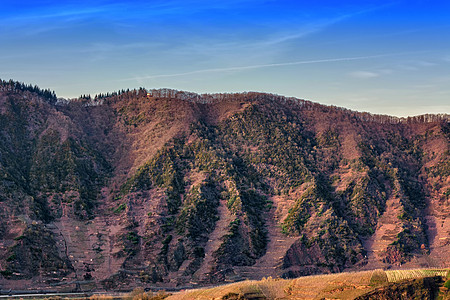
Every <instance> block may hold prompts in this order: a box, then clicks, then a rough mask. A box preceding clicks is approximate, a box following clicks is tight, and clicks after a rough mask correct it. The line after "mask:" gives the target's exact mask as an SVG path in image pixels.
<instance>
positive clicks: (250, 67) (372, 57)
mask: <svg viewBox="0 0 450 300" xmlns="http://www.w3.org/2000/svg"><path fill="white" fill-rule="evenodd" d="M404 54H405V53H391V54H379V55H368V56H354V57H340V58H328V59H316V60H302V61H293V62H285V63H273V64H260V65H251V66H237V67H227V68H211V69H201V70H194V71H188V72H180V73H172V74H158V75H149V76H141V77H134V78H126V79H121V80H118V81H132V80H145V79H157V78H166V77H181V76H187V75H196V74H205V73H218V72H234V71H236V72H238V71H246V70H254V69H262V68H275V67H285V66H296V65H307V64H321V63H333V62H345V61H356V60H366V59H375V58H382V57H388V56H397V55H404Z"/></svg>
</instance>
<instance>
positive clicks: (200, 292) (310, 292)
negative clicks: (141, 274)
mask: <svg viewBox="0 0 450 300" xmlns="http://www.w3.org/2000/svg"><path fill="white" fill-rule="evenodd" d="M448 272H449V269H423V270H419V269H416V270H405V271H383V270H381V269H378V270H373V271H363V272H346V273H339V274H327V275H315V276H305V277H299V278H296V279H272V278H264V279H263V280H260V281H251V280H247V281H242V282H237V283H232V284H228V285H222V286H217V287H213V288H205V289H197V290H187V291H183V292H179V293H176V294H174V295H172V296H169V297H168V298H167V300H169V299H171V300H178V299H179V300H194V299H199V300H202V299H222V298H223V297H224V296H225V295H231V294H235V295H240V296H245V295H247V296H248V295H252V296H262V297H266V298H267V299H323V298H329V299H354V298H356V297H358V296H361V295H363V294H365V293H368V292H370V291H372V290H373V289H375V288H376V287H379V286H381V285H384V284H386V283H388V282H395V281H398V280H401V279H407V278H417V277H427V276H436V275H437V276H447V273H448ZM400 274H402V275H400ZM394 276H396V277H394ZM393 280H394V281H393Z"/></svg>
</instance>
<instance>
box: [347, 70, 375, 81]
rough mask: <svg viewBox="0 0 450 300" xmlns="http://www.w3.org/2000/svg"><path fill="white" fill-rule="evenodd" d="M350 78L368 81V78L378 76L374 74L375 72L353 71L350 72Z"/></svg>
mask: <svg viewBox="0 0 450 300" xmlns="http://www.w3.org/2000/svg"><path fill="white" fill-rule="evenodd" d="M350 76H352V77H354V78H358V79H369V78H375V77H379V76H380V74H379V73H375V72H369V71H355V72H351V73H350Z"/></svg>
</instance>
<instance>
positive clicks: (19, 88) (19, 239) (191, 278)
mask: <svg viewBox="0 0 450 300" xmlns="http://www.w3.org/2000/svg"><path fill="white" fill-rule="evenodd" d="M449 120H450V118H449V116H448V115H424V116H418V117H411V118H396V117H391V116H380V115H371V114H368V113H359V112H354V111H350V110H348V109H343V108H339V107H332V106H324V105H320V104H317V103H313V102H310V101H304V100H299V99H295V98H287V97H282V96H277V95H272V94H264V93H253V92H252V93H240V94H212V95H197V94H194V93H188V92H180V91H175V90H167V89H161V90H146V89H143V88H141V89H138V90H127V91H120V92H114V93H110V94H106V95H97V96H93V97H91V96H89V95H85V96H83V97H80V98H79V99H72V100H65V99H57V98H56V95H55V94H54V92H51V91H49V90H41V89H39V88H38V87H32V86H29V85H25V84H21V83H17V82H13V81H1V82H0V272H1V275H0V284H1V285H3V286H5V287H14V286H15V285H16V284H18V283H19V282H21V283H23V282H24V281H25V282H30V283H31V282H33V284H34V285H35V286H40V287H48V286H51V287H58V288H62V289H73V288H76V287H80V285H81V286H85V288H105V289H118V288H120V287H122V286H128V287H130V286H135V285H138V286H154V285H160V286H167V287H169V286H177V285H180V286H191V285H195V284H202V283H216V282H222V281H224V280H227V281H235V280H241V279H245V278H250V279H260V278H262V277H267V276H273V277H277V276H280V277H295V276H300V275H309V274H319V273H330V272H340V271H343V270H353V269H375V268H386V267H449V261H448V253H449V252H450V206H449V198H450V159H449V151H450V148H449V140H450V124H449Z"/></svg>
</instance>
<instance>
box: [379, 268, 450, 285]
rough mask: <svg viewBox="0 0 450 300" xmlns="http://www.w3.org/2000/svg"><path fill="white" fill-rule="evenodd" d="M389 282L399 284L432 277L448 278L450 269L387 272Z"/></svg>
mask: <svg viewBox="0 0 450 300" xmlns="http://www.w3.org/2000/svg"><path fill="white" fill-rule="evenodd" d="M385 273H386V276H387V279H388V281H389V282H399V281H401V280H406V279H411V278H421V277H431V276H442V277H447V276H448V274H449V270H448V269H414V270H392V271H385Z"/></svg>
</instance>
